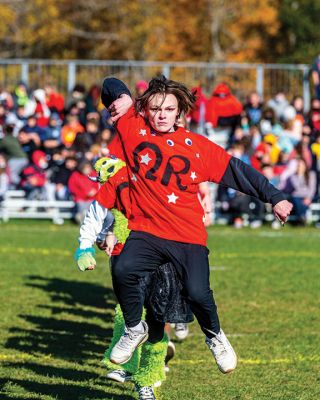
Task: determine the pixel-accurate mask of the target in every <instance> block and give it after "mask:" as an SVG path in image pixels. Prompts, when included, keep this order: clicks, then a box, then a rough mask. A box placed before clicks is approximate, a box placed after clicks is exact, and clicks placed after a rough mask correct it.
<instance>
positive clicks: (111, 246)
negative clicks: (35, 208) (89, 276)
mask: <svg viewBox="0 0 320 400" xmlns="http://www.w3.org/2000/svg"><path fill="white" fill-rule="evenodd" d="M95 170H96V171H97V173H98V177H97V178H94V179H96V180H97V181H98V182H100V183H102V184H104V185H103V186H102V188H101V189H100V191H99V192H98V194H97V196H96V200H95V201H94V202H93V203H92V204H91V205H90V208H89V210H88V212H87V214H86V216H85V219H84V221H83V223H82V225H81V228H80V238H79V242H80V246H79V248H78V249H77V251H76V254H75V257H76V259H77V263H78V267H79V269H80V270H81V271H85V270H91V269H93V268H94V267H95V264H96V262H95V259H94V254H95V250H94V248H93V244H94V243H95V242H97V243H98V246H99V248H101V249H104V250H105V251H106V253H107V254H108V255H109V256H111V259H110V261H111V268H112V264H113V262H114V260H115V259H116V258H117V256H118V254H120V252H121V250H122V248H123V245H124V243H125V241H126V239H127V237H128V234H129V230H128V220H127V218H126V216H125V215H128V214H129V212H130V199H129V196H128V182H127V170H126V168H125V163H124V162H123V161H122V160H120V159H117V158H116V157H104V158H101V159H99V160H98V161H97V162H96V164H95ZM91 179H92V178H91ZM159 273H160V274H158V276H154V275H155V274H153V275H151V276H150V277H149V279H148V280H147V281H142V282H141V284H140V286H141V294H142V296H145V297H146V298H147V300H148V301H146V306H147V319H149V320H150V322H149V323H150V324H152V323H153V322H152V321H153V316H152V313H153V310H155V313H156V315H157V317H158V319H160V320H161V321H162V320H164V321H167V320H168V321H170V322H180V323H181V322H185V321H188V322H190V321H191V316H187V315H186V314H187V310H182V309H181V307H187V305H186V304H185V303H184V302H183V301H181V303H180V302H179V298H180V293H179V287H178V286H179V282H178V281H176V279H175V278H174V276H173V275H174V272H172V269H171V267H170V265H168V264H164V265H162V266H161V267H160V269H159ZM153 281H154V282H153ZM168 281H170V284H168ZM163 282H164V283H163ZM159 287H161V291H160V290H159ZM155 288H156V289H155ZM152 290H153V292H152ZM154 292H155V293H154ZM145 293H146V294H145ZM160 293H161V295H160ZM159 295H160V297H159ZM149 297H150V298H149ZM164 298H165V300H164ZM159 299H160V301H159ZM157 306H158V307H161V308H162V309H161V310H160V311H159V310H157V309H156V308H155V307H157ZM164 307H165V310H164V309H163V308H164ZM179 307H180V308H179ZM124 328H125V324H124V318H123V315H122V312H121V309H120V306H119V305H117V306H116V310H115V324H114V329H113V337H112V340H111V343H110V345H109V348H108V349H107V351H106V352H105V355H104V360H103V362H104V363H105V365H106V366H107V367H108V368H109V369H111V371H110V372H109V373H108V375H107V377H108V378H109V379H113V380H116V381H118V382H126V381H128V380H133V382H134V383H135V385H136V388H137V391H138V393H139V399H141V400H147V399H148V400H149V399H155V395H154V392H153V389H151V390H152V392H151V391H150V388H152V386H159V385H160V384H161V381H162V380H164V379H165V374H164V371H165V370H164V363H165V357H166V355H167V348H168V337H167V335H163V338H162V340H161V341H159V342H157V343H155V344H153V343H150V342H148V341H147V342H146V343H145V344H143V346H142V348H138V349H137V350H136V351H135V352H134V354H133V356H132V358H131V359H130V360H129V361H128V362H127V363H125V364H124V365H121V366H119V367H118V369H116V370H114V364H112V363H111V362H110V361H109V356H110V353H111V352H112V349H113V346H114V344H115V343H117V342H118V340H119V339H120V337H121V335H122V333H123V331H124ZM170 351H172V349H171V347H170ZM169 353H170V352H169ZM166 358H167V357H166ZM150 393H151V395H150Z"/></svg>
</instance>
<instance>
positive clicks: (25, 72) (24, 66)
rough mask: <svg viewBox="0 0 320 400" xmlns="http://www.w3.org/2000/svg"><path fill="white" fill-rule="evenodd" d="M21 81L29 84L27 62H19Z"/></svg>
mask: <svg viewBox="0 0 320 400" xmlns="http://www.w3.org/2000/svg"><path fill="white" fill-rule="evenodd" d="M21 82H23V83H25V84H26V85H27V86H29V64H28V63H23V64H21Z"/></svg>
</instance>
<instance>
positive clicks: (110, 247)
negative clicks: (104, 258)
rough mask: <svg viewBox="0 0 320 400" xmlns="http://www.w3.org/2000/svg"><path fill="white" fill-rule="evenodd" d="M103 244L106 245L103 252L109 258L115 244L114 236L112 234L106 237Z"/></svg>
mask: <svg viewBox="0 0 320 400" xmlns="http://www.w3.org/2000/svg"><path fill="white" fill-rule="evenodd" d="M105 243H106V248H105V249H104V251H105V252H106V253H107V255H108V256H109V257H111V254H112V252H113V248H114V246H115V244H116V243H117V238H116V236H115V235H114V234H109V235H107V237H106V241H105Z"/></svg>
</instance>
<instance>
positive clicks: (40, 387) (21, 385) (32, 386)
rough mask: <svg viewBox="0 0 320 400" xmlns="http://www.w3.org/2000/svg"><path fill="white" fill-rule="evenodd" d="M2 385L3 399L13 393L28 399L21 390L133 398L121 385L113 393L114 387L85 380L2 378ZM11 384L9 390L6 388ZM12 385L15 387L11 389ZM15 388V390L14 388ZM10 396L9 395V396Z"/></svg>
mask: <svg viewBox="0 0 320 400" xmlns="http://www.w3.org/2000/svg"><path fill="white" fill-rule="evenodd" d="M0 386H2V387H4V391H3V392H2V393H3V394H2V393H1V399H3V400H4V399H12V398H13V397H9V395H10V394H11V393H12V394H14V399H17V398H18V397H16V396H17V395H20V396H21V397H20V399H26V398H27V397H25V396H24V395H23V394H19V392H20V393H21V391H24V392H27V393H28V394H30V393H33V394H37V395H39V396H44V395H47V396H51V397H52V398H54V399H57V400H71V399H72V400H88V399H110V400H111V399H113V400H132V399H133V397H132V396H130V395H128V394H125V393H124V390H123V392H122V390H121V389H122V388H121V387H119V389H118V392H119V391H120V392H121V393H120V394H119V393H112V387H110V388H108V390H107V391H105V390H100V389H96V388H89V387H87V386H86V384H85V382H84V383H83V384H82V385H75V384H74V383H71V384H67V383H40V382H35V381H30V380H27V379H10V380H9V381H8V380H3V379H0ZM8 386H9V391H6V388H7V387H8ZM10 387H11V388H12V389H13V390H12V391H10ZM14 389H15V390H14ZM7 396H8V397H7Z"/></svg>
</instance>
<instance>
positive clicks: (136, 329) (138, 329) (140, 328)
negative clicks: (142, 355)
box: [129, 321, 144, 333]
mask: <svg viewBox="0 0 320 400" xmlns="http://www.w3.org/2000/svg"><path fill="white" fill-rule="evenodd" d="M129 329H130V331H133V332H138V333H144V326H143V324H142V322H141V321H140V322H139V323H138V325H136V326H132V327H130V328H129Z"/></svg>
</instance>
